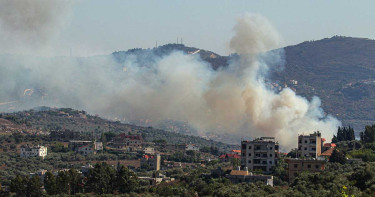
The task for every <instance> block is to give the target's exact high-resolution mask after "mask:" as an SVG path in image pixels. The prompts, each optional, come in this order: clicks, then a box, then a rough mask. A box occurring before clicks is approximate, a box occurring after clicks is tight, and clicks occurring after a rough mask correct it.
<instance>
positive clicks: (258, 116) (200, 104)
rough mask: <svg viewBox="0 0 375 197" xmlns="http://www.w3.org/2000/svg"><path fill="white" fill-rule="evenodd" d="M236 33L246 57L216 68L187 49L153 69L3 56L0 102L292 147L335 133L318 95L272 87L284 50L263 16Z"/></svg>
mask: <svg viewBox="0 0 375 197" xmlns="http://www.w3.org/2000/svg"><path fill="white" fill-rule="evenodd" d="M1 17H2V18H3V16H1ZM1 20H2V21H3V20H4V19H1ZM234 32H235V35H234V37H233V38H232V39H231V41H230V43H229V46H230V48H231V50H233V52H235V53H237V54H239V56H236V58H233V59H232V61H231V63H230V65H229V66H228V67H225V68H220V69H219V70H216V71H214V70H212V68H211V67H210V65H209V64H207V63H206V62H203V61H202V60H201V59H200V58H199V55H188V54H184V53H182V52H173V53H171V54H170V55H167V56H162V57H159V56H154V57H153V61H151V62H150V63H149V64H148V65H147V66H141V65H139V64H138V62H137V60H136V58H135V57H132V56H130V57H128V58H127V59H126V61H125V63H122V64H120V63H118V62H117V61H115V59H114V58H113V57H112V56H97V57H90V58H63V57H61V58H36V57H30V56H28V57H24V56H22V57H20V56H9V55H3V56H0V60H1V62H2V63H1V65H0V90H1V91H0V92H1V93H0V103H7V102H14V101H15V102H17V103H18V105H16V106H17V107H18V108H22V109H27V108H30V107H34V106H38V105H48V106H53V107H72V108H77V109H84V110H87V111H88V112H90V113H97V114H100V115H104V116H106V117H112V118H114V117H118V118H121V119H122V120H125V121H129V122H132V121H136V120H139V119H151V120H152V121H153V122H154V123H157V122H158V121H161V120H165V119H174V120H179V121H187V122H189V124H191V125H192V126H193V127H194V128H196V129H197V130H198V131H199V132H201V133H204V132H207V131H210V132H218V133H220V132H222V133H237V134H243V135H246V136H249V135H250V136H252V137H261V136H275V137H276V138H277V140H278V141H279V142H280V144H281V145H282V146H283V147H284V148H285V149H287V148H292V147H295V146H296V143H295V141H296V138H297V133H302V132H305V133H311V132H313V131H316V130H319V131H322V132H323V135H325V136H327V137H330V136H332V132H333V131H335V130H336V128H337V126H338V125H339V124H340V123H339V121H338V120H336V119H335V118H333V117H331V116H325V115H324V112H323V110H322V109H321V108H320V100H319V98H317V97H314V98H313V99H312V100H311V101H308V100H307V99H305V98H303V97H300V96H298V95H296V94H295V93H294V92H293V91H292V90H291V89H289V88H284V89H283V90H282V91H281V92H280V93H276V92H274V91H272V90H270V89H268V88H267V87H266V84H265V77H266V76H267V75H266V74H267V73H268V70H269V69H270V67H269V66H270V65H268V64H267V63H265V62H267V61H266V60H267V59H272V61H273V62H274V61H275V60H279V61H282V56H283V51H282V50H274V51H273V52H270V53H266V52H267V51H270V50H272V49H275V48H278V47H279V46H280V42H281V41H280V40H281V38H280V36H279V34H278V33H277V31H276V30H275V29H274V28H273V26H272V25H271V24H270V23H269V22H268V21H267V20H266V19H265V18H263V17H262V16H259V15H245V16H243V17H241V18H239V19H238V22H237V24H236V26H235V27H234ZM265 54H267V55H265ZM26 89H32V90H33V91H32V92H31V91H30V90H28V91H27V93H25V90H26Z"/></svg>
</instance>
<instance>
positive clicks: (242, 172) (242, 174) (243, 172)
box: [230, 170, 249, 176]
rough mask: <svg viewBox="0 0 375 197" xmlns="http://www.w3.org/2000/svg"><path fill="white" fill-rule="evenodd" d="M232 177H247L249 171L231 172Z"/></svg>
mask: <svg viewBox="0 0 375 197" xmlns="http://www.w3.org/2000/svg"><path fill="white" fill-rule="evenodd" d="M230 175H241V176H246V175H249V172H248V171H244V170H232V171H231V172H230Z"/></svg>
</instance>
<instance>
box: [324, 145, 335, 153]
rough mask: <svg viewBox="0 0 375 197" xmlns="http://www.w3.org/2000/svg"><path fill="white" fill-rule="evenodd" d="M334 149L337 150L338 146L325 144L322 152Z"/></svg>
mask: <svg viewBox="0 0 375 197" xmlns="http://www.w3.org/2000/svg"><path fill="white" fill-rule="evenodd" d="M332 148H336V144H335V143H325V144H324V145H323V149H322V152H324V151H327V150H329V149H332Z"/></svg>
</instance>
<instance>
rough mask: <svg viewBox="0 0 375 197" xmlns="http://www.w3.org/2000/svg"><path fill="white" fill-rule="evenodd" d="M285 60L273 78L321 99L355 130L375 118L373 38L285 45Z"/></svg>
mask: <svg viewBox="0 0 375 197" xmlns="http://www.w3.org/2000/svg"><path fill="white" fill-rule="evenodd" d="M285 55H286V64H285V69H284V70H283V71H282V72H279V73H275V75H274V79H278V80H280V82H281V83H287V84H291V83H290V80H297V81H298V84H297V85H290V86H292V87H293V88H294V89H295V90H296V91H297V93H298V94H301V95H304V96H307V97H309V98H311V97H312V96H313V95H317V96H319V97H320V98H321V99H322V104H323V108H324V110H325V112H327V113H329V114H333V115H334V116H336V117H337V118H339V119H340V120H341V121H342V122H343V124H344V125H352V126H354V128H355V129H356V131H359V130H362V129H363V128H364V126H365V125H366V124H370V123H374V122H375V40H370V39H363V38H351V37H341V36H334V37H332V38H326V39H322V40H318V41H309V42H303V43H301V44H298V45H294V46H288V47H286V48H285Z"/></svg>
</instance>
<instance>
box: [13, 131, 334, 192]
mask: <svg viewBox="0 0 375 197" xmlns="http://www.w3.org/2000/svg"><path fill="white" fill-rule="evenodd" d="M295 140H296V141H298V147H296V149H295V152H294V153H295V155H292V157H287V154H286V153H281V152H279V149H280V147H279V144H278V142H277V140H276V139H275V138H274V137H261V138H257V139H254V140H244V141H241V145H240V146H239V147H240V149H238V150H231V151H229V152H227V153H223V154H221V155H217V156H215V155H213V154H210V153H206V152H201V150H200V147H199V146H197V145H195V144H167V143H164V144H159V143H153V142H146V141H144V140H143V139H142V136H141V135H138V134H135V135H131V134H130V135H129V134H126V133H121V134H118V135H116V136H114V137H113V138H112V140H111V141H109V142H106V143H105V144H104V143H103V142H98V141H96V140H93V141H89V140H69V141H68V142H67V143H64V145H65V146H66V148H67V149H69V150H70V151H74V152H75V153H76V154H80V155H82V156H90V155H95V154H98V153H100V152H103V151H111V152H126V153H131V154H134V155H137V156H138V158H136V159H134V160H132V162H130V163H127V162H122V164H125V165H126V167H127V168H128V169H131V170H133V171H134V172H144V171H154V172H157V173H154V175H153V176H138V179H142V180H146V181H147V182H149V184H150V185H157V184H160V183H162V182H170V181H174V180H175V179H174V178H171V177H167V176H166V175H165V174H163V171H164V170H167V169H183V168H199V167H205V166H206V165H207V164H209V163H213V162H214V163H216V164H217V166H218V168H217V169H214V170H211V174H209V175H207V176H216V177H217V176H219V177H226V178H228V179H229V180H230V181H231V182H232V183H256V182H262V183H264V184H265V185H269V186H273V185H274V183H273V180H274V177H273V176H272V171H273V170H274V168H275V167H276V166H277V165H278V162H280V161H283V162H285V163H286V165H285V166H284V167H285V170H286V171H287V177H288V180H289V182H292V181H293V179H294V178H295V177H296V176H298V174H299V173H301V172H320V171H323V170H324V169H325V165H326V163H327V162H328V161H329V158H330V156H331V155H332V153H333V151H334V150H335V147H336V145H335V144H334V143H325V141H326V139H324V138H322V137H321V133H320V132H319V131H317V132H314V133H312V134H309V135H299V136H298V138H296V139H295ZM19 152H20V153H19V154H20V157H21V158H30V157H40V158H42V159H44V158H46V157H48V147H46V146H41V145H38V146H29V145H23V146H22V147H21V148H20V150H19ZM176 152H179V153H182V154H183V156H185V155H194V154H196V155H199V159H198V160H195V161H193V162H181V161H179V162H177V161H169V160H166V159H165V158H168V157H166V156H168V155H171V154H174V153H176ZM291 152H293V151H291ZM117 162H118V163H117V164H114V165H113V166H115V165H118V164H120V163H121V162H120V161H117ZM93 165H94V164H93V163H89V162H87V163H86V164H85V165H83V166H82V167H81V169H76V170H77V171H78V172H79V173H82V174H83V175H85V174H87V173H88V172H89V170H90V169H91V168H93ZM67 170H69V169H59V170H56V171H55V172H54V173H55V175H56V176H57V174H58V173H59V172H60V171H67ZM228 170H229V171H228ZM46 172H47V170H45V169H40V170H38V171H37V172H30V176H34V175H37V176H39V177H40V178H41V180H42V181H43V180H44V175H45V173H46ZM228 172H229V173H228Z"/></svg>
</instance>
